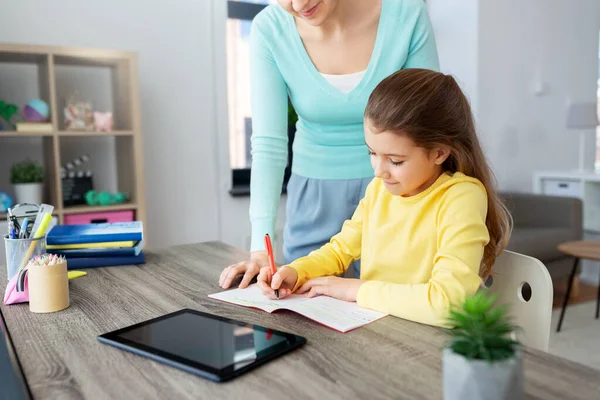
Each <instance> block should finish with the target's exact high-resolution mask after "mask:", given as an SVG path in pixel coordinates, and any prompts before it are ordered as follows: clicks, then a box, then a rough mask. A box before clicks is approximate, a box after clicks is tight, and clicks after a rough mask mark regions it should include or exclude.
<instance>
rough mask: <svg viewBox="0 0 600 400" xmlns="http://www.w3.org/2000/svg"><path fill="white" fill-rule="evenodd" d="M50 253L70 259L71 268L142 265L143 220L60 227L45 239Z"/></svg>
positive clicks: (69, 267) (51, 231)
mask: <svg viewBox="0 0 600 400" xmlns="http://www.w3.org/2000/svg"><path fill="white" fill-rule="evenodd" d="M46 243H47V245H46V249H47V251H48V253H53V254H57V255H62V256H65V257H66V258H67V268H68V269H81V268H93V267H109V266H114V265H131V264H142V263H143V262H144V252H143V251H142V250H143V248H144V240H143V228H142V222H141V221H133V222H109V223H99V224H85V225H57V226H55V227H54V228H52V230H50V232H49V233H48V236H47V239H46Z"/></svg>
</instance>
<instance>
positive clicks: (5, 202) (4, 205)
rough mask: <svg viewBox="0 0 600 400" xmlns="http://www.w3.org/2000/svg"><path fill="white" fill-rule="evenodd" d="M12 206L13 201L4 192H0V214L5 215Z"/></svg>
mask: <svg viewBox="0 0 600 400" xmlns="http://www.w3.org/2000/svg"><path fill="white" fill-rule="evenodd" d="M12 205H13V199H12V197H10V195H9V194H8V193H6V192H0V213H5V212H7V211H8V209H9V208H11V207H12Z"/></svg>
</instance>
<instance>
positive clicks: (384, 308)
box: [357, 183, 489, 326]
mask: <svg viewBox="0 0 600 400" xmlns="http://www.w3.org/2000/svg"><path fill="white" fill-rule="evenodd" d="M486 214H487V196H486V194H485V192H484V190H483V189H482V188H481V187H480V186H477V185H476V184H473V183H462V184H458V185H455V186H453V187H451V188H450V189H448V191H447V192H446V195H445V199H444V203H443V205H442V207H441V209H440V211H439V214H438V223H437V229H438V239H437V240H438V243H437V248H438V251H437V253H436V254H435V257H434V260H433V262H434V266H433V271H432V274H431V278H430V279H429V281H428V282H427V283H423V284H397V283H388V282H380V281H369V282H366V283H364V284H363V285H362V286H361V287H360V289H359V290H358V295H357V303H358V305H359V306H361V307H366V308H370V309H373V310H377V311H381V312H385V313H389V314H392V315H395V316H397V317H400V318H405V319H409V320H413V321H416V322H421V323H424V324H430V325H437V326H446V318H447V317H448V311H449V310H450V307H451V305H455V304H456V305H457V304H460V303H462V302H463V300H464V299H465V297H466V296H468V295H473V294H475V292H477V289H478V288H479V286H480V284H481V278H480V277H479V266H480V263H481V259H482V257H483V248H484V246H485V245H486V244H487V243H488V241H489V235H488V231H487V227H486V225H485V218H486Z"/></svg>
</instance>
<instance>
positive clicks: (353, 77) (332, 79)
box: [321, 70, 366, 93]
mask: <svg viewBox="0 0 600 400" xmlns="http://www.w3.org/2000/svg"><path fill="white" fill-rule="evenodd" d="M365 71H366V70H364V71H360V72H355V73H353V74H344V75H330V74H323V73H322V74H321V75H323V78H325V79H326V80H327V81H328V82H329V84H331V86H333V87H334V88H336V89H337V90H339V91H340V92H342V93H348V92H350V91H351V90H352V89H354V88H355V87H356V85H358V84H359V83H360V81H361V80H362V78H363V76H364V75H365Z"/></svg>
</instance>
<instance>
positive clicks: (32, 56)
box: [0, 43, 146, 224]
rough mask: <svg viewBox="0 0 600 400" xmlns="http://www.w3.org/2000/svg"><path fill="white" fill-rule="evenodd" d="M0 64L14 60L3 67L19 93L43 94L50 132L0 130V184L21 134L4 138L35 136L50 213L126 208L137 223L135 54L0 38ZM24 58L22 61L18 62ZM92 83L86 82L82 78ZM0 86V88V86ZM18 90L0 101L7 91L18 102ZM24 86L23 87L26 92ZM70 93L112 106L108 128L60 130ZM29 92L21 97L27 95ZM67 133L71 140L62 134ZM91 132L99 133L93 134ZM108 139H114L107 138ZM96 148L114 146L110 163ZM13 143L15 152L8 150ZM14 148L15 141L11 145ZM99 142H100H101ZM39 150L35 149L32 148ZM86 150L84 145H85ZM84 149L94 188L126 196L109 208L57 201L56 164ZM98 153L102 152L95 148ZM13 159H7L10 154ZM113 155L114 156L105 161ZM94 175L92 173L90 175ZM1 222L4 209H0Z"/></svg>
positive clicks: (140, 207)
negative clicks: (128, 198) (13, 77)
mask: <svg viewBox="0 0 600 400" xmlns="http://www.w3.org/2000/svg"><path fill="white" fill-rule="evenodd" d="M0 63H2V64H4V63H14V64H15V65H12V66H9V67H10V68H11V70H13V71H14V73H17V74H22V77H23V78H24V79H22V82H21V83H19V85H23V86H24V89H25V92H27V90H29V92H31V93H33V90H34V86H37V95H36V97H39V98H40V99H42V100H44V101H45V102H46V103H47V104H48V106H49V108H50V115H49V120H50V121H52V124H53V131H52V132H17V131H0V140H1V139H2V138H4V137H5V138H11V142H12V141H14V142H15V143H14V144H13V143H11V144H10V146H8V145H6V146H5V145H4V143H5V142H6V140H5V141H3V142H2V145H0V147H1V148H0V171H3V172H4V175H2V174H0V176H1V179H2V182H0V188H2V189H4V188H5V187H8V179H7V174H6V173H5V172H6V171H8V168H9V167H10V163H12V162H15V161H14V160H12V159H11V161H6V162H3V161H5V160H8V157H5V156H6V155H12V153H11V152H13V153H15V152H19V151H21V150H19V149H20V148H21V147H22V146H21V145H22V144H24V143H25V140H14V139H12V138H19V137H21V138H24V139H40V140H38V141H39V142H41V143H37V142H36V143H34V144H33V145H32V146H31V147H28V149H29V148H31V149H34V150H32V151H31V152H32V153H36V152H38V151H39V152H41V153H42V154H41V155H39V156H38V154H33V155H32V158H37V159H39V160H40V161H41V162H43V165H44V168H45V173H46V189H47V197H46V198H44V202H45V203H47V204H52V205H53V206H54V209H55V211H54V213H55V214H56V215H57V217H58V223H59V224H62V223H64V219H65V218H64V217H65V216H66V215H70V214H83V213H88V212H103V211H119V210H133V211H134V214H135V219H136V220H139V221H142V222H145V219H146V202H145V198H144V195H143V193H144V179H143V175H144V173H143V172H144V171H143V160H142V158H143V148H142V128H141V115H140V90H139V78H138V59H137V55H136V54H135V53H132V52H128V51H119V50H105V49H91V48H76V47H56V46H37V45H23V44H8V43H0ZM22 64H28V65H22ZM90 82H93V84H90ZM3 90H4V89H3ZM20 91H21V88H20V87H19V86H15V89H12V92H11V93H8V92H7V93H4V92H3V93H2V95H3V96H4V97H8V98H6V99H5V100H10V97H13V98H16V99H18V100H13V101H15V102H19V105H21V106H22V103H23V99H20V98H19V96H18V95H17V93H19V92H20ZM29 92H27V93H29ZM74 92H77V93H78V96H79V97H78V99H79V98H80V99H81V100H82V101H84V100H85V101H86V102H90V103H91V104H93V105H95V107H97V108H98V110H95V111H112V112H113V117H114V127H115V131H112V132H96V131H67V130H65V128H64V127H65V125H64V116H63V113H64V110H63V107H64V104H65V101H66V100H67V99H68V98H69V96H70V95H72V94H73V93H74ZM28 96H29V95H28ZM66 138H71V139H66ZM93 138H103V139H99V140H94V139H93ZM108 138H114V142H115V143H114V144H113V143H112V140H110V139H108ZM97 145H98V146H99V149H98V152H97V154H100V153H102V151H103V149H104V148H106V149H110V150H111V151H113V152H114V158H113V157H112V155H110V157H108V158H107V159H109V160H110V162H111V163H112V162H114V164H115V165H110V166H109V165H105V164H102V163H101V162H98V161H97V159H96V158H95V155H96V153H94V151H96V148H95V147H94V146H97ZM11 146H14V148H15V149H16V150H13V148H11ZM19 146H21V147H19ZM102 146H105V147H102ZM38 149H39V150H38ZM90 150H91V151H90ZM87 153H90V158H91V160H92V161H91V163H90V169H91V170H92V172H93V173H94V184H96V185H97V186H98V187H95V189H96V190H104V189H105V188H106V187H108V188H109V189H110V190H111V191H114V190H116V191H121V192H126V193H129V194H130V195H131V199H132V201H131V202H130V203H126V204H118V205H112V206H97V207H90V206H87V205H81V206H73V207H68V206H67V207H63V181H62V179H61V168H62V167H63V165H65V163H67V162H69V161H71V160H72V159H73V158H75V157H78V156H80V155H81V154H87ZM102 154H105V153H102ZM12 158H13V159H14V158H15V157H12ZM112 160H114V161H112ZM97 177H100V178H98V179H97V180H96V178H97ZM0 218H2V219H4V220H6V214H4V213H2V214H0Z"/></svg>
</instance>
